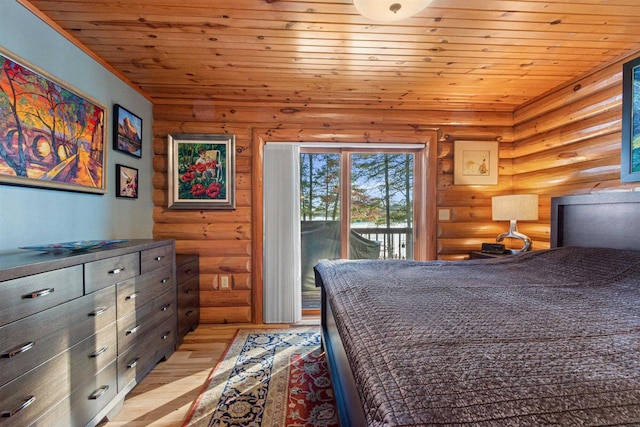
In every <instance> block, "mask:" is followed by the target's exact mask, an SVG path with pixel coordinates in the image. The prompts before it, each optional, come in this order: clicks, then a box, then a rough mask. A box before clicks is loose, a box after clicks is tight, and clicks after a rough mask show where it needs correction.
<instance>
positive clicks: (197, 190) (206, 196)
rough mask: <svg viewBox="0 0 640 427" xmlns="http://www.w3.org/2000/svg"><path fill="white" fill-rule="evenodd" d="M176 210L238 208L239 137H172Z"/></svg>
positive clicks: (172, 189)
mask: <svg viewBox="0 0 640 427" xmlns="http://www.w3.org/2000/svg"><path fill="white" fill-rule="evenodd" d="M168 143H169V150H168V158H169V173H168V175H169V200H168V207H169V208H173V209H235V207H236V205H235V150H236V149H235V136H234V135H190V134H178V135H169V136H168Z"/></svg>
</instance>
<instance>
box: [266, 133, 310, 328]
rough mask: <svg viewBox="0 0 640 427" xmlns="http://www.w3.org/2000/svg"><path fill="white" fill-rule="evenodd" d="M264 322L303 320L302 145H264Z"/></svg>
mask: <svg viewBox="0 0 640 427" xmlns="http://www.w3.org/2000/svg"><path fill="white" fill-rule="evenodd" d="M263 265H264V285H263V286H264V287H263V291H264V292H263V302H264V313H263V314H264V322H265V323H295V322H299V321H300V320H301V319H302V283H301V281H302V279H301V272H300V268H301V267H300V147H299V146H298V145H296V144H281V143H272V144H266V145H265V146H264V260H263Z"/></svg>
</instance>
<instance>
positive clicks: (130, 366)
mask: <svg viewBox="0 0 640 427" xmlns="http://www.w3.org/2000/svg"><path fill="white" fill-rule="evenodd" d="M139 361H140V358H139V357H136V358H135V359H133V362H131V363H129V364H128V365H127V369H133V368H135V367H136V365H137V364H138V362H139Z"/></svg>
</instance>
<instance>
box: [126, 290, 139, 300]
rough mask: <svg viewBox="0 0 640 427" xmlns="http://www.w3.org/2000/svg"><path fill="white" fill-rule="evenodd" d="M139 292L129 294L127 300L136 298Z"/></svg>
mask: <svg viewBox="0 0 640 427" xmlns="http://www.w3.org/2000/svg"><path fill="white" fill-rule="evenodd" d="M138 294H139V292H134V293H132V294H131V295H127V297H126V298H125V300H130V299H136V298H137V297H138Z"/></svg>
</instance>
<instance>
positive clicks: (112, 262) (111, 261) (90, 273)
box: [84, 252, 140, 293]
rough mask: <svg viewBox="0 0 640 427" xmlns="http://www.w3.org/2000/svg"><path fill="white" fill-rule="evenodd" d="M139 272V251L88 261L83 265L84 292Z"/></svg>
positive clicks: (111, 283) (108, 284) (130, 276)
mask: <svg viewBox="0 0 640 427" xmlns="http://www.w3.org/2000/svg"><path fill="white" fill-rule="evenodd" d="M139 274H140V254H139V252H134V253H130V254H126V255H121V256H117V257H111V258H105V259H101V260H99V261H93V262H88V263H86V264H85V266H84V286H85V292H86V293H89V292H94V291H97V290H98V289H101V288H105V287H107V286H110V285H113V284H115V283H118V282H122V281H123V280H127V279H130V278H132V277H135V276H138V275H139Z"/></svg>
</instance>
